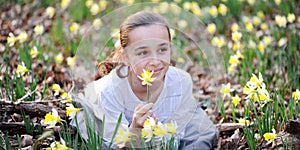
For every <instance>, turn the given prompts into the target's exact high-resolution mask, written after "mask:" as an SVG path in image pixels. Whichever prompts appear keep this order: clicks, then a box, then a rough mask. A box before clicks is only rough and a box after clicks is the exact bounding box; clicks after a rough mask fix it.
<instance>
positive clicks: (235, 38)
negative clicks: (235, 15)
mask: <svg viewBox="0 0 300 150" xmlns="http://www.w3.org/2000/svg"><path fill="white" fill-rule="evenodd" d="M242 36H243V35H242V33H241V32H238V31H235V32H233V33H232V34H231V39H232V40H233V41H235V42H238V41H240V40H241V38H242Z"/></svg>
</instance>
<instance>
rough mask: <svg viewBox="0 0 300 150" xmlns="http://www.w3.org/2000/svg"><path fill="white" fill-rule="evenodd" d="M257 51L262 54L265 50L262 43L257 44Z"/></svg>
mask: <svg viewBox="0 0 300 150" xmlns="http://www.w3.org/2000/svg"><path fill="white" fill-rule="evenodd" d="M258 49H259V51H260V52H261V53H264V51H265V49H266V46H265V44H264V42H262V41H260V42H259V44H258Z"/></svg>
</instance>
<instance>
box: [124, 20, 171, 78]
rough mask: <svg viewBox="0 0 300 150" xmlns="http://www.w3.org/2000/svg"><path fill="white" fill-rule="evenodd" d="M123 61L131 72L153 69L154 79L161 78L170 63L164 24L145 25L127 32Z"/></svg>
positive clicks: (168, 44) (138, 73)
mask: <svg viewBox="0 0 300 150" xmlns="http://www.w3.org/2000/svg"><path fill="white" fill-rule="evenodd" d="M128 39H129V41H128V46H126V48H125V54H126V55H125V56H126V57H125V62H126V63H127V65H129V66H130V69H131V70H130V71H131V73H134V74H136V75H140V74H141V73H142V71H143V69H145V70H150V71H153V77H155V78H156V80H163V79H164V76H165V74H166V72H167V71H168V68H169V64H170V53H171V49H170V40H169V33H168V30H167V28H166V27H165V26H162V25H157V24H153V25H146V26H139V27H136V28H134V29H133V30H131V31H130V32H129V33H128Z"/></svg>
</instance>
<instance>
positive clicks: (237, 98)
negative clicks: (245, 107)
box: [232, 95, 241, 107]
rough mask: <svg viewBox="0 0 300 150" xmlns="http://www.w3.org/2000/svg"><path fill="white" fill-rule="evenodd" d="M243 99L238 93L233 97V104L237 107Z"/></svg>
mask: <svg viewBox="0 0 300 150" xmlns="http://www.w3.org/2000/svg"><path fill="white" fill-rule="evenodd" d="M240 101H241V98H240V97H239V96H238V95H235V96H234V97H232V103H233V105H234V106H235V107H236V106H237V105H238V104H239V103H240Z"/></svg>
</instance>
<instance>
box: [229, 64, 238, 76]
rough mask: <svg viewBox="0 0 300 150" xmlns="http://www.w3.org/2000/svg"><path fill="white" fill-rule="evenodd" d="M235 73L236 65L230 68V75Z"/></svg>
mask: <svg viewBox="0 0 300 150" xmlns="http://www.w3.org/2000/svg"><path fill="white" fill-rule="evenodd" d="M235 71H236V65H230V66H229V67H228V73H229V74H234V73H235Z"/></svg>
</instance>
